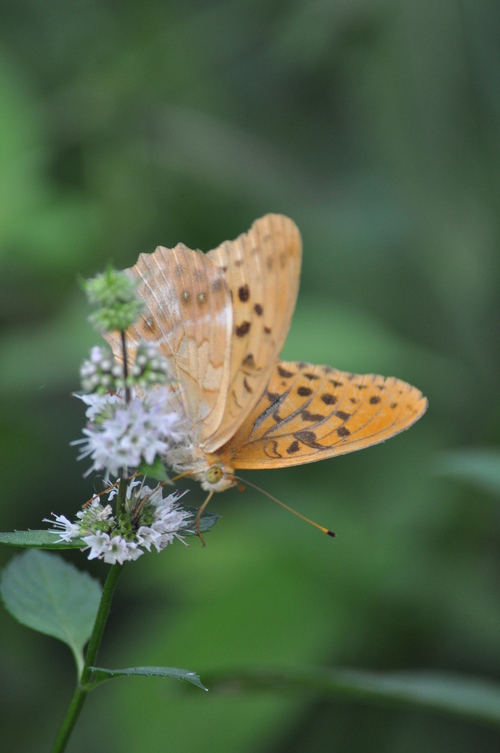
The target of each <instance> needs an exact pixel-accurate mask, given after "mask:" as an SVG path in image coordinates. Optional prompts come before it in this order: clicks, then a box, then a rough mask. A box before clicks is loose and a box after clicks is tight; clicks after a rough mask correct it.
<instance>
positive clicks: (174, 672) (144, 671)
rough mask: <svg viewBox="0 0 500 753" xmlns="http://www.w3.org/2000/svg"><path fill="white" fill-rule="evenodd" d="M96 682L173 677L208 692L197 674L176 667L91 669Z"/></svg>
mask: <svg viewBox="0 0 500 753" xmlns="http://www.w3.org/2000/svg"><path fill="white" fill-rule="evenodd" d="M90 669H91V670H92V672H93V673H94V676H95V678H96V682H97V683H98V684H101V683H102V682H105V681H106V680H111V679H112V678H113V677H122V676H126V677H129V676H130V675H142V676H143V677H171V678H173V679H174V680H187V681H188V682H191V683H192V684H193V685H196V687H198V688H201V689H202V690H208V688H206V687H205V686H204V685H203V683H202V682H201V680H200V677H199V675H197V674H196V672H190V671H189V670H187V669H178V668H176V667H130V668H128V669H103V668H102V667H90Z"/></svg>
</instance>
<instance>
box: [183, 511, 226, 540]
mask: <svg viewBox="0 0 500 753" xmlns="http://www.w3.org/2000/svg"><path fill="white" fill-rule="evenodd" d="M184 509H185V510H190V511H191V512H192V513H193V517H192V518H191V519H190V520H189V521H188V525H187V528H184V530H181V531H179V533H180V534H181V535H182V536H197V535H198V532H197V530H196V523H195V521H196V516H197V514H198V509H197V508H196V507H184ZM219 518H220V515H218V513H216V512H204V513H203V515H202V516H201V519H200V533H205V531H209V530H210V529H211V528H212V527H213V526H214V525H215V524H216V523H217V521H218V520H219Z"/></svg>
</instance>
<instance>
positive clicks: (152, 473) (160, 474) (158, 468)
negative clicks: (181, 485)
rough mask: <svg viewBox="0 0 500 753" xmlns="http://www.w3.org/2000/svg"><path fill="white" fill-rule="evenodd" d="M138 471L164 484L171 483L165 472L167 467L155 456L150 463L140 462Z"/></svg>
mask: <svg viewBox="0 0 500 753" xmlns="http://www.w3.org/2000/svg"><path fill="white" fill-rule="evenodd" d="M138 473H141V474H142V475H143V476H149V477H150V478H154V479H156V480H157V481H163V482H164V483H166V484H172V481H171V480H170V477H169V475H168V473H167V469H166V468H165V466H164V465H163V463H162V461H161V460H160V458H156V459H155V461H154V463H153V464H152V465H148V464H147V463H141V464H140V466H139V468H138Z"/></svg>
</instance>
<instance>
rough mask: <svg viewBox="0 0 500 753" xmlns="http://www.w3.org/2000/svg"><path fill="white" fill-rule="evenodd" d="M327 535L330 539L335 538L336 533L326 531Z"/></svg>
mask: <svg viewBox="0 0 500 753" xmlns="http://www.w3.org/2000/svg"><path fill="white" fill-rule="evenodd" d="M326 534H327V536H331V537H332V539H335V538H337V534H336V533H335V532H334V531H326Z"/></svg>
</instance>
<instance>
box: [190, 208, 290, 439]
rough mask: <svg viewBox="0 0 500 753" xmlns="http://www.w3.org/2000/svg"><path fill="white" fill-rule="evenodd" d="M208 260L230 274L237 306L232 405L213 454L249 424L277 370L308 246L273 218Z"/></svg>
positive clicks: (278, 217)
mask: <svg viewBox="0 0 500 753" xmlns="http://www.w3.org/2000/svg"><path fill="white" fill-rule="evenodd" d="M207 256H208V258H209V259H210V261H211V262H212V263H213V264H214V265H215V266H216V267H217V268H218V269H219V270H220V271H221V273H223V274H224V277H225V280H226V283H227V285H228V288H229V290H230V291H231V295H232V300H233V332H232V337H231V347H230V356H229V385H228V390H227V400H226V405H225V408H224V414H223V416H222V420H221V423H220V426H219V427H218V428H217V431H216V432H215V433H214V434H213V435H212V436H211V437H209V439H208V440H207V441H206V442H205V443H204V445H203V449H204V450H205V451H206V452H213V451H215V450H217V449H218V448H219V447H221V446H222V445H223V444H224V443H225V442H227V441H228V440H229V439H230V437H232V436H233V434H234V433H235V432H236V430H237V429H238V427H239V426H241V424H242V423H243V422H244V421H245V419H246V417H247V416H248V414H249V413H250V411H252V409H253V408H254V406H255V404H256V403H257V402H258V401H259V400H260V398H261V396H262V393H263V392H264V389H265V387H266V384H267V383H268V381H269V378H270V376H271V374H272V372H273V370H274V368H275V364H276V361H277V359H278V357H279V354H280V352H281V349H282V347H283V344H284V342H285V338H286V336H287V333H288V330H289V328H290V322H291V319H292V314H293V311H294V308H295V301H296V299H297V293H298V288H299V279H300V264H301V256H302V241H301V237H300V233H299V230H298V228H297V226H296V225H295V223H294V222H292V220H290V219H288V217H284V216H283V215H276V214H268V215H266V216H265V217H262V218H261V219H259V220H257V221H256V222H254V223H253V225H252V227H251V228H250V230H249V231H248V233H245V234H243V235H240V236H239V238H237V239H236V240H234V241H226V242H225V243H223V244H222V245H220V246H219V247H218V248H216V249H214V250H213V251H210V252H209V253H208V254H207Z"/></svg>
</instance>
